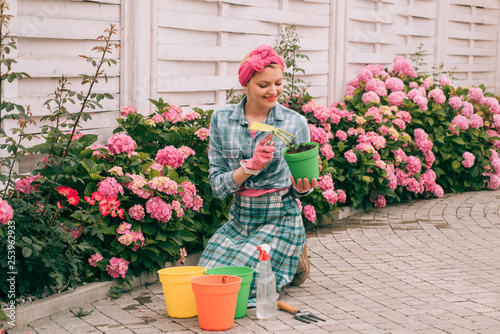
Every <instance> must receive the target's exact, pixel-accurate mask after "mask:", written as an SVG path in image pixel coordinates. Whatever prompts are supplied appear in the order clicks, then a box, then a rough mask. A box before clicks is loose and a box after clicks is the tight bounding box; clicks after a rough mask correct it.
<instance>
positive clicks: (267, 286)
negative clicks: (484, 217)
mask: <svg viewBox="0 0 500 334" xmlns="http://www.w3.org/2000/svg"><path fill="white" fill-rule="evenodd" d="M257 250H258V251H259V272H260V273H259V277H258V278H257V318H259V319H270V318H273V317H275V316H276V299H277V298H278V294H277V293H276V276H275V275H274V273H273V269H272V267H271V257H270V255H269V251H270V250H271V247H269V245H260V246H258V247H257Z"/></svg>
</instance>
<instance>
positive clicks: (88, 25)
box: [12, 16, 120, 39]
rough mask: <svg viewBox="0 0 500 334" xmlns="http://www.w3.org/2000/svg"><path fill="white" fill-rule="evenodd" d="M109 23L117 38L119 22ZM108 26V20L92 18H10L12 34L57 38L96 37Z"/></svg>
mask: <svg viewBox="0 0 500 334" xmlns="http://www.w3.org/2000/svg"><path fill="white" fill-rule="evenodd" d="M111 23H113V24H115V25H116V26H115V28H116V29H117V35H115V36H116V37H115V38H116V39H119V38H120V34H119V32H120V24H119V23H118V22H111ZM109 27H110V22H102V21H94V20H71V19H65V18H47V17H40V16H19V17H16V19H15V20H12V36H13V37H36V38H57V39H96V38H97V37H98V36H101V35H102V34H103V32H104V30H105V29H108V28H109Z"/></svg>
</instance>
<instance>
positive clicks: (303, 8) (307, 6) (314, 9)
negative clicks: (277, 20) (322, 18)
mask: <svg viewBox="0 0 500 334" xmlns="http://www.w3.org/2000/svg"><path fill="white" fill-rule="evenodd" d="M331 6H332V3H330V1H326V2H318V3H309V2H307V1H304V0H298V1H294V0H288V7H287V8H283V9H284V10H287V11H291V12H299V13H302V12H307V13H312V14H321V15H328V16H330V8H331Z"/></svg>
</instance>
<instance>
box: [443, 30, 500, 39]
mask: <svg viewBox="0 0 500 334" xmlns="http://www.w3.org/2000/svg"><path fill="white" fill-rule="evenodd" d="M497 36H498V35H497V32H496V31H495V32H494V33H486V32H478V31H465V30H455V29H450V30H449V31H448V37H449V38H456V39H474V40H483V41H492V40H496V39H497Z"/></svg>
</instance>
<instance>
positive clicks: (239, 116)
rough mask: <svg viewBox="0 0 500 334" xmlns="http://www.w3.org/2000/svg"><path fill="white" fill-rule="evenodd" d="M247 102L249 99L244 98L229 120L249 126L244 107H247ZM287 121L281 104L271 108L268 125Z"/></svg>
mask: <svg viewBox="0 0 500 334" xmlns="http://www.w3.org/2000/svg"><path fill="white" fill-rule="evenodd" d="M246 102H247V97H246V96H245V97H243V99H242V100H241V101H240V103H238V104H237V105H236V107H235V108H234V111H233V113H232V114H231V116H229V119H231V120H235V121H239V122H240V124H241V125H243V124H248V121H247V119H246V117H245V114H244V112H243V107H244V106H245V103H246ZM284 119H285V116H284V114H283V107H282V105H281V104H279V103H276V104H275V105H274V107H272V108H271V110H270V111H269V115H268V116H267V121H268V122H266V123H268V124H272V123H273V122H274V121H275V120H277V121H282V120H284Z"/></svg>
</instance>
